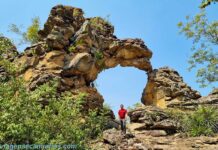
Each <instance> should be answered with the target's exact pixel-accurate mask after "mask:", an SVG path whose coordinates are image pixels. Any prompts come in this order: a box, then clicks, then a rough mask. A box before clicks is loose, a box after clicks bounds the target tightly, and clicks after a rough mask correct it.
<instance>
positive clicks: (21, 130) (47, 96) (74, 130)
mask: <svg viewBox="0 0 218 150" xmlns="http://www.w3.org/2000/svg"><path fill="white" fill-rule="evenodd" d="M57 85H58V84H57V82H56V81H51V82H49V83H45V84H43V85H42V86H40V87H38V88H37V89H36V90H35V91H27V90H26V87H25V84H24V82H23V81H22V80H21V79H19V78H12V79H11V80H9V81H8V82H6V83H0V103H1V105H0V110H1V111H0V144H5V143H7V144H10V143H11V144H12V143H13V144H26V143H28V144H36V143H37V144H76V145H77V146H78V147H77V148H78V149H84V147H87V144H88V141H90V140H91V139H92V138H97V137H98V136H99V135H100V134H101V133H102V130H103V128H104V125H105V119H106V118H105V116H104V111H103V110H102V112H99V111H97V110H95V111H91V110H90V111H89V113H88V115H86V116H85V115H84V113H83V112H84V111H83V110H82V109H83V103H84V100H85V98H86V96H87V95H86V94H85V93H81V94H79V95H77V96H75V95H72V93H70V92H65V93H62V94H61V96H56V95H57V94H56V88H57ZM44 100H45V101H48V102H49V103H48V105H46V106H43V105H42V104H40V102H42V101H44Z"/></svg>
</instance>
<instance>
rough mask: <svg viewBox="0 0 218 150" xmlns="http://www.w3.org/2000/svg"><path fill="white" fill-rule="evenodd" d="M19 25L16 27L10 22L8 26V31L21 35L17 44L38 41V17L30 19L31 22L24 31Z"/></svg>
mask: <svg viewBox="0 0 218 150" xmlns="http://www.w3.org/2000/svg"><path fill="white" fill-rule="evenodd" d="M20 28H21V27H18V26H17V25H16V24H11V25H10V26H9V31H11V32H13V33H16V34H17V35H19V36H21V40H20V43H19V44H25V43H28V44H34V43H37V42H38V41H39V35H38V31H39V29H40V19H39V17H35V18H33V19H32V24H31V25H30V26H29V27H28V28H27V29H26V31H21V30H20Z"/></svg>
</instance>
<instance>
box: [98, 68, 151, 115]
mask: <svg viewBox="0 0 218 150" xmlns="http://www.w3.org/2000/svg"><path fill="white" fill-rule="evenodd" d="M146 83H147V74H146V72H144V71H142V70H139V69H137V68H134V67H121V66H116V67H115V68H110V69H106V70H104V71H102V72H101V73H99V74H98V77H97V79H96V80H95V84H96V88H97V89H98V91H99V93H100V94H101V95H102V96H103V98H104V103H106V104H109V105H110V106H111V109H112V110H113V112H114V114H115V116H117V111H118V109H119V107H120V104H124V106H125V108H128V107H131V106H133V105H134V104H135V103H141V97H142V92H143V89H144V88H145V85H146Z"/></svg>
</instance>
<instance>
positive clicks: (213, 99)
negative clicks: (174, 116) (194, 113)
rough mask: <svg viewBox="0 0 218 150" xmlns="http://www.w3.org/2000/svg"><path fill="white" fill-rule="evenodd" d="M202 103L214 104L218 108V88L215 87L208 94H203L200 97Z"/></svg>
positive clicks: (199, 101)
mask: <svg viewBox="0 0 218 150" xmlns="http://www.w3.org/2000/svg"><path fill="white" fill-rule="evenodd" d="M198 104H200V105H206V106H208V105H212V106H214V107H217V108H218V88H216V89H214V90H213V91H212V92H211V93H210V94H209V95H208V96H203V97H201V98H199V99H198Z"/></svg>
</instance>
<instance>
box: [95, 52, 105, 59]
mask: <svg viewBox="0 0 218 150" xmlns="http://www.w3.org/2000/svg"><path fill="white" fill-rule="evenodd" d="M94 56H95V59H96V60H101V59H103V58H104V55H103V53H102V52H101V51H100V50H95V53H94Z"/></svg>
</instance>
